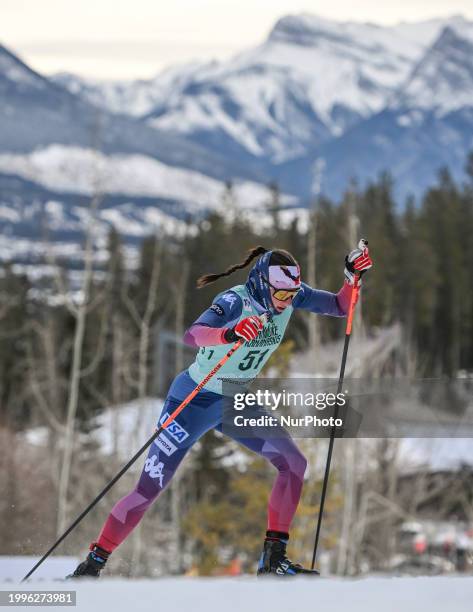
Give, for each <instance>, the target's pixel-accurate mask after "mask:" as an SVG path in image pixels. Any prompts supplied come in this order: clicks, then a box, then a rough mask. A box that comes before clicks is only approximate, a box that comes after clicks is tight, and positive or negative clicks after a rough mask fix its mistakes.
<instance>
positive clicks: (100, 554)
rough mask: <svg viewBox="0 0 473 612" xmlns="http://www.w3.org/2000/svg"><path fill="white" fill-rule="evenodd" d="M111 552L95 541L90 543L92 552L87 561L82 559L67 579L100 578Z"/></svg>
mask: <svg viewBox="0 0 473 612" xmlns="http://www.w3.org/2000/svg"><path fill="white" fill-rule="evenodd" d="M109 556H110V553H109V552H107V551H106V550H104V549H103V548H100V546H98V545H97V544H96V543H95V542H92V544H91V545H90V552H89V554H88V555H87V557H86V559H85V561H82V563H80V564H79V565H78V566H77V568H76V569H75V571H74V572H73V573H72V574H69V575H68V576H66V578H67V579H72V580H74V579H76V578H99V576H100V572H101V570H103V568H104V567H105V564H106V563H107V559H108V557H109Z"/></svg>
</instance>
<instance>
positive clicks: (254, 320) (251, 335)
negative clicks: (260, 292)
mask: <svg viewBox="0 0 473 612" xmlns="http://www.w3.org/2000/svg"><path fill="white" fill-rule="evenodd" d="M262 329H263V323H262V322H261V319H260V318H259V317H257V316H255V315H252V316H251V317H246V318H245V319H242V320H241V321H240V322H239V323H237V324H236V325H235V327H232V328H231V329H227V331H226V332H225V333H224V338H225V340H226V341H227V342H236V341H237V340H240V339H241V340H244V341H245V342H249V341H250V340H254V339H255V338H256V336H257V335H258V334H259V333H260V331H261V330H262Z"/></svg>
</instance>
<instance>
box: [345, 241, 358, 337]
mask: <svg viewBox="0 0 473 612" xmlns="http://www.w3.org/2000/svg"><path fill="white" fill-rule="evenodd" d="M360 242H361V240H360ZM359 283H360V276H359V274H355V280H354V281H353V289H352V292H351V298H350V305H349V307H348V315H347V328H346V332H345V334H346V335H347V336H349V335H350V334H351V328H352V326H353V314H354V312H355V304H356V302H357V300H358V293H359V292H360V285H359Z"/></svg>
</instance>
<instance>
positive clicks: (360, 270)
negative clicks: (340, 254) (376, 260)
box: [345, 239, 373, 285]
mask: <svg viewBox="0 0 473 612" xmlns="http://www.w3.org/2000/svg"><path fill="white" fill-rule="evenodd" d="M372 266H373V260H372V259H371V257H370V254H369V251H368V241H367V240H363V239H361V240H360V242H359V243H358V248H357V249H354V250H353V251H352V252H351V253H350V254H349V255H347V256H346V257H345V277H346V279H347V281H348V283H349V284H350V285H353V283H354V280H355V274H356V275H357V276H359V277H360V282H359V283H358V284H359V285H360V284H361V276H362V275H363V274H364V273H365V272H366V271H367V270H369V269H370V268H371V267H372Z"/></svg>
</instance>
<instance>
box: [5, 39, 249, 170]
mask: <svg viewBox="0 0 473 612" xmlns="http://www.w3.org/2000/svg"><path fill="white" fill-rule="evenodd" d="M0 133H1V135H2V137H1V139H0V151H5V152H7V151H8V152H16V153H27V152H29V151H31V150H33V149H35V148H39V147H46V146H48V145H50V144H62V145H67V146H80V147H84V148H90V147H98V148H99V149H100V150H102V151H104V152H105V153H126V154H134V153H136V154H142V155H147V156H150V157H152V158H155V159H158V160H160V161H161V162H163V163H165V164H168V165H171V166H178V167H184V168H190V169H192V170H195V171H199V172H203V173H205V174H207V175H208V176H211V177H214V178H217V179H219V180H228V179H231V178H234V177H248V176H253V177H255V178H256V173H255V172H254V170H253V169H251V168H240V167H239V166H238V165H237V164H234V163H233V164H231V165H230V164H229V163H228V162H227V160H226V159H225V158H221V157H219V156H218V155H216V154H215V153H214V152H212V151H211V150H208V149H204V148H202V147H200V146H199V145H198V144H196V143H191V142H189V141H188V139H186V138H183V137H182V136H181V135H180V134H170V133H168V132H165V131H163V130H159V129H154V128H153V127H152V126H149V125H145V124H144V123H143V122H142V121H138V120H136V119H134V118H132V117H128V116H124V115H119V114H114V113H111V112H109V111H107V110H106V109H103V108H98V107H97V106H94V105H93V104H91V103H90V102H89V101H88V100H86V99H83V98H82V97H81V96H79V95H76V94H73V93H71V92H70V91H69V90H67V89H65V88H64V87H62V86H60V85H59V84H58V83H55V82H53V81H51V80H50V79H48V78H46V77H44V76H42V75H40V74H38V73H36V72H35V71H33V70H31V69H30V68H29V67H28V66H27V65H26V64H25V63H24V62H22V61H21V60H20V59H19V58H18V57H16V56H15V55H13V53H11V52H10V51H8V50H7V49H6V48H5V47H2V46H0Z"/></svg>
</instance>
